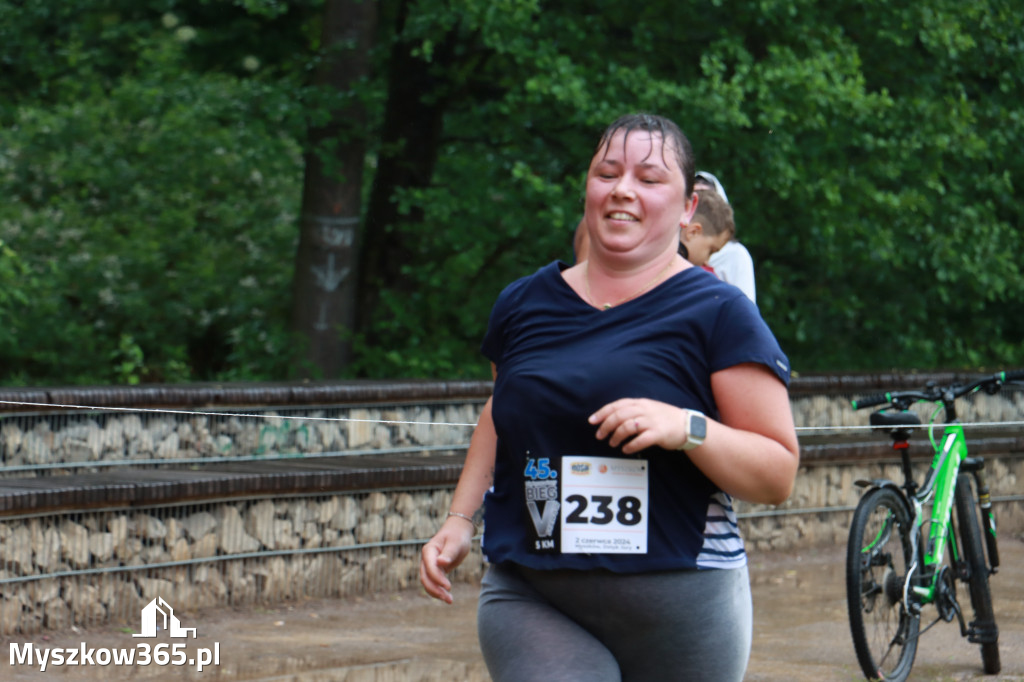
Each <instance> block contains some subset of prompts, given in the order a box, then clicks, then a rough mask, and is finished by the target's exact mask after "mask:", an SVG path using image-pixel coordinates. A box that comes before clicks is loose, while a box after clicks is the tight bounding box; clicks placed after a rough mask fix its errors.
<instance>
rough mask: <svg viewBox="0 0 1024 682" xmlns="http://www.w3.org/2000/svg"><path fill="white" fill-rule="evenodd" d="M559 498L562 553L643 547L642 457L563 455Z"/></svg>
mask: <svg viewBox="0 0 1024 682" xmlns="http://www.w3.org/2000/svg"><path fill="white" fill-rule="evenodd" d="M560 502H561V504H560V505H559V511H560V514H561V519H560V520H561V522H562V523H561V529H562V537H561V542H560V543H559V544H560V545H561V549H562V552H563V553H566V554H574V553H575V554H579V553H586V554H645V553H646V552H647V516H648V466H647V460H642V459H618V458H614V457H585V456H563V457H562V481H561V500H560Z"/></svg>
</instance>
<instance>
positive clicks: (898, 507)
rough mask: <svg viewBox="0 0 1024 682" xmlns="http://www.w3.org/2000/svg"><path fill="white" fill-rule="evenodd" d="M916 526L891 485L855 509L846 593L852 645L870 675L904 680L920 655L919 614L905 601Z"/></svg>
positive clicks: (870, 676) (869, 676)
mask: <svg viewBox="0 0 1024 682" xmlns="http://www.w3.org/2000/svg"><path fill="white" fill-rule="evenodd" d="M913 532H914V529H913V527H912V523H911V520H910V513H909V512H908V511H907V508H906V506H905V505H904V502H903V498H902V497H901V496H900V495H899V493H897V492H896V491H894V490H891V489H888V488H877V489H875V490H872V491H870V492H868V493H866V494H865V495H864V497H862V498H861V500H860V503H859V504H858V505H857V509H856V511H854V513H853V523H852V525H851V527H850V538H849V542H848V544H847V547H846V599H847V608H848V611H849V616H850V632H851V634H852V635H853V648H854V651H856V653H857V661H858V662H859V663H860V667H861V670H863V671H864V675H865V676H866V677H867V678H868V679H869V680H876V679H884V680H892V681H894V682H900V681H902V680H905V679H906V678H907V675H909V674H910V668H911V667H912V666H913V665H914V656H915V655H917V634H918V630H919V628H920V625H921V619H920V615H911V614H910V613H909V612H908V610H907V609H906V608H904V601H903V599H904V591H903V587H904V584H905V582H906V578H907V572H908V571H909V570H910V568H911V566H913V565H914V556H913V545H912V543H911V537H912V533H913Z"/></svg>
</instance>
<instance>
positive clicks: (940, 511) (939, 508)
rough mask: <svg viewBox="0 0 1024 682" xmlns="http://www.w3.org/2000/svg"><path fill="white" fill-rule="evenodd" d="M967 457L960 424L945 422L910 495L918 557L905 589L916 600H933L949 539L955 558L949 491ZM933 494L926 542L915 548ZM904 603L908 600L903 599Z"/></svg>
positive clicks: (923, 602)
mask: <svg viewBox="0 0 1024 682" xmlns="http://www.w3.org/2000/svg"><path fill="white" fill-rule="evenodd" d="M966 457H967V441H966V439H965V437H964V429H963V426H961V425H960V424H949V425H947V426H946V429H945V433H944V435H943V437H942V440H941V442H940V443H939V446H938V447H937V448H936V450H935V456H934V458H933V460H932V464H931V468H930V469H929V471H928V474H927V476H926V477H925V482H924V484H923V485H922V486H921V489H920V490H919V491H918V492H917V493H916V494H914V495H912V496H910V498H909V500H910V503H911V514H912V519H913V523H914V534H913V543H914V556H915V557H917V558H919V560H921V561H922V563H923V566H922V567H921V572H920V578H919V579H918V580H919V584H917V585H913V586H911V585H912V582H913V580H912V579H913V570H912V571H910V575H908V576H907V582H906V586H905V591H904V596H908V595H907V594H906V590H908V589H912V590H913V592H914V594H915V595H916V596H917V598H918V601H919V603H921V604H930V603H932V602H933V601H934V600H935V593H936V586H937V584H938V578H939V573H938V571H936V570H935V569H936V568H937V567H939V566H941V564H942V557H943V553H944V552H945V551H946V543H947V542H949V543H950V550H951V551H952V553H953V559H954V561H959V558H960V548H959V547H958V545H957V542H956V535H955V534H954V533H953V532H952V530H953V529H952V519H953V495H954V494H955V492H956V479H957V475H958V474H959V473H960V464H961V463H962V462H963V461H964V459H966ZM933 496H934V501H933V503H932V512H931V514H930V515H929V516H928V517H927V520H928V521H929V522H930V523H929V528H928V542H927V544H926V545H925V547H924V549H923V551H919V550H920V548H919V547H918V543H919V542H920V538H921V537H922V526H923V525H924V522H925V518H926V517H925V515H924V513H923V509H924V505H925V504H927V503H928V499H929V498H930V497H933ZM904 603H905V604H907V603H910V602H909V600H904Z"/></svg>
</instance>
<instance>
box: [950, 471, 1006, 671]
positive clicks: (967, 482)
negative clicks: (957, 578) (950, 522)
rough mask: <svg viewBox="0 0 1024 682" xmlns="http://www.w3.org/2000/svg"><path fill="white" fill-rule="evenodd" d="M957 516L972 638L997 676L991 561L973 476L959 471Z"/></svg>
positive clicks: (988, 669)
mask: <svg viewBox="0 0 1024 682" xmlns="http://www.w3.org/2000/svg"><path fill="white" fill-rule="evenodd" d="M955 498H956V517H957V522H958V523H959V525H960V539H961V550H962V552H963V555H964V556H963V558H964V560H965V561H966V562H967V577H966V581H967V585H968V587H969V588H970V593H971V606H972V607H974V620H973V621H972V622H971V624H970V634H969V635H968V638H969V639H970V641H972V642H975V643H977V644H980V645H981V663H982V666H983V667H984V669H985V674H986V675H994V674H996V673H997V672H999V669H1000V668H1001V667H1002V666H1001V664H1000V662H999V629H998V628H997V627H996V616H995V611H994V610H993V609H992V592H991V591H990V590H989V586H988V564H987V563H986V562H985V550H984V548H983V546H982V542H981V530H980V526H979V525H978V511H977V509H978V505H977V503H976V502H975V498H974V492H973V491H972V490H971V477H970V476H968V475H967V474H960V475H959V476H958V477H957V480H956V495H955Z"/></svg>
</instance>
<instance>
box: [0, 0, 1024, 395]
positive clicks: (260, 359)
mask: <svg viewBox="0 0 1024 682" xmlns="http://www.w3.org/2000/svg"><path fill="white" fill-rule="evenodd" d="M29 4H30V5H34V7H32V8H27V9H26V8H23V7H21V3H12V2H9V1H5V0H0V64H3V65H4V69H3V70H2V71H0V87H2V88H3V91H4V92H5V93H9V94H10V96H8V97H5V99H4V101H3V102H0V124H2V126H3V127H2V129H0V187H2V188H3V190H4V196H5V197H7V201H5V202H3V203H2V204H0V239H3V240H4V241H5V243H6V244H7V246H8V249H9V251H10V253H11V254H12V255H11V256H10V260H5V258H6V256H5V255H4V254H0V284H6V283H7V282H8V281H11V280H12V279H13V280H14V282H15V284H14V285H13V286H12V288H11V289H10V291H11V292H15V293H16V295H15V296H14V297H13V298H12V297H11V296H6V297H4V296H0V315H6V316H5V317H4V318H3V319H4V320H7V319H11V320H13V322H14V324H13V325H12V326H10V327H8V328H5V329H3V330H0V381H2V382H5V383H42V382H72V381H74V382H82V381H104V382H105V381H127V382H130V381H152V380H177V379H191V380H200V379H221V378H249V379H281V378H285V377H286V371H287V369H286V368H287V366H288V364H287V360H288V355H289V353H290V351H291V347H292V346H291V343H290V341H289V339H288V337H287V334H286V331H285V330H286V329H287V324H286V320H287V316H288V315H287V310H286V308H287V306H288V305H289V294H290V288H289V284H290V278H291V276H292V260H293V258H294V248H295V238H296V236H297V216H296V215H295V214H296V212H297V210H298V201H299V193H300V190H301V187H300V185H301V174H302V168H301V152H302V150H303V145H304V144H305V138H304V131H305V128H306V126H307V124H309V125H315V124H318V123H320V124H322V123H323V120H322V116H323V115H324V113H325V112H327V111H329V110H330V109H331V104H332V98H334V97H338V96H342V97H344V96H352V95H357V96H359V97H361V98H363V99H364V101H365V103H366V109H367V111H368V113H369V124H368V126H366V128H365V130H363V134H365V135H366V142H367V149H368V151H369V154H368V158H367V168H366V175H365V178H364V181H363V184H364V192H365V196H366V198H367V200H366V201H365V202H364V205H365V207H366V209H365V210H366V215H365V217H364V233H365V234H364V238H366V241H367V243H368V244H371V245H372V246H373V248H372V249H368V250H367V252H366V253H364V265H367V264H368V265H369V267H367V268H366V274H365V276H364V280H363V282H362V292H361V294H360V296H361V299H362V300H363V309H362V311H361V312H360V316H359V320H360V323H359V326H358V328H357V329H356V330H354V337H353V340H354V342H355V343H354V349H355V353H356V354H355V358H356V361H355V363H354V364H353V365H352V367H351V368H350V370H349V373H350V374H351V375H358V376H373V377H395V376H445V377H454V376H477V377H485V376H488V370H487V366H486V362H485V361H484V360H483V359H482V358H481V357H480V355H479V352H478V350H477V349H478V346H479V341H480V338H481V336H482V334H483V330H484V328H485V325H486V320H487V315H488V312H489V309H490V306H491V304H492V303H493V300H494V298H495V296H496V295H497V294H498V292H499V291H500V290H501V288H502V287H503V286H504V285H506V284H507V283H508V282H510V281H511V280H513V279H514V278H517V277H520V276H523V275H526V274H529V273H530V272H533V271H534V270H535V269H536V268H537V267H539V266H541V265H543V264H544V263H547V262H549V261H550V260H552V259H554V258H562V259H564V260H571V258H572V254H571V238H572V232H573V229H574V228H575V226H576V224H577V222H578V220H579V218H580V213H581V204H580V199H581V195H582V187H583V182H582V180H583V173H584V170H585V168H586V165H587V162H588V161H589V158H590V155H591V153H592V151H593V145H594V144H595V143H596V141H597V138H598V136H599V135H600V132H601V130H602V129H603V127H604V125H606V124H607V123H608V122H610V121H611V120H612V119H614V118H615V117H616V116H618V115H620V114H622V113H627V112H630V111H636V110H648V111H655V112H658V113H662V114H665V115H667V116H669V117H671V118H673V119H675V120H676V121H678V122H679V123H680V124H681V125H682V127H683V128H684V130H686V131H687V133H688V134H689V136H690V138H691V140H692V141H693V144H694V147H695V150H696V153H697V155H698V167H700V168H705V169H708V170H711V171H713V172H715V173H716V174H718V175H719V177H720V178H722V180H723V182H724V183H725V185H726V188H727V190H728V192H729V197H730V199H731V200H732V202H733V206H734V209H735V211H736V219H737V224H738V230H739V236H740V238H741V239H742V241H743V242H744V243H745V244H746V245H747V246H748V248H750V250H751V252H752V253H753V255H754V258H755V264H756V267H757V279H758V302H759V305H760V308H761V311H762V314H763V315H764V316H765V318H766V319H767V321H768V322H769V324H770V325H771V326H772V328H773V329H774V331H775V332H776V334H777V336H778V337H779V338H780V341H781V342H782V345H783V347H784V348H785V349H786V351H787V352H788V353H789V355H790V356H791V359H792V360H793V364H794V367H795V369H797V370H798V371H805V372H808V371H826V370H856V369H882V368H890V367H897V366H898V367H903V368H921V369H925V368H938V367H957V368H976V367H980V366H983V365H987V366H995V365H1014V366H1020V365H1024V348H1022V343H1021V339H1022V338H1024V310H1022V304H1021V301H1024V277H1022V276H1021V271H1020V270H1021V260H1020V257H1019V255H1018V254H1019V253H1020V252H1021V250H1022V247H1024V243H1022V240H1024V237H1022V231H1021V229H1020V228H1021V225H1022V223H1024V206H1022V205H1021V204H1020V202H1019V201H1018V200H1017V199H1016V197H1015V193H1016V191H1017V187H1018V185H1019V184H1020V182H1021V180H1020V178H1022V177H1024V167H1022V166H1024V157H1022V156H1021V155H1020V154H1019V153H1018V150H1019V149H1020V148H1021V146H1022V142H1024V120H1022V118H1024V114H1022V113H1021V110H1020V106H1019V102H1020V101H1021V99H1022V95H1024V92H1022V90H1024V86H1022V84H1021V79H1020V74H1021V73H1024V49H1022V48H1024V16H1022V15H1021V13H1020V12H1019V11H1018V9H1017V8H1016V7H1015V6H1014V5H1013V4H1012V3H1010V2H1009V0H983V1H982V2H978V3H974V4H969V5H964V4H963V3H953V2H952V1H951V0H927V1H926V2H910V1H909V0H898V1H896V2H892V1H888V2H882V1H881V0H859V1H857V2H854V1H853V0H839V1H838V2H830V3H821V2H812V1H810V0H760V1H759V2H756V3H725V2H721V1H720V0H718V1H713V2H711V3H700V4H698V3H691V2H669V1H667V0H664V1H662V0H659V1H657V2H649V3H645V4H643V5H636V4H632V5H631V4H629V3H621V2H612V1H611V0H588V1H587V2H582V1H581V0H562V1H560V2H557V3H556V2H550V1H541V0H380V1H379V2H378V5H379V7H378V15H379V22H378V27H379V28H378V35H377V36H376V40H375V41H374V42H375V44H376V45H377V47H376V49H375V53H374V64H375V76H374V78H373V79H371V80H370V81H368V82H366V83H365V84H362V85H361V86H360V88H359V90H358V91H356V92H354V93H325V92H323V91H313V90H310V89H309V88H307V87H306V86H305V83H306V82H308V75H309V74H310V73H311V72H312V70H313V69H314V66H315V64H316V58H317V56H316V48H317V46H318V45H317V40H318V38H317V37H318V36H319V35H320V32H319V25H318V12H319V11H320V9H321V4H320V3H319V2H317V1H316V0H308V1H307V2H285V1H284V0H245V1H244V2H235V3H228V2H215V1H214V0H190V1H181V2H178V1H175V0H161V1H157V0H152V1H151V2H144V3H128V2H127V0H124V1H123V2H118V1H117V0H82V1H81V2H78V3H71V4H66V3H65V4H59V3H58V4H57V5H55V6H54V7H48V8H41V7H39V6H37V5H42V4H46V5H51V4H52V3H29ZM374 235H376V236H379V237H380V239H377V240H375V239H373V238H372V237H373V236H374ZM374 249H375V250H374ZM5 253H6V252H5ZM13 254H16V260H15V256H14V255H13ZM5 263H7V265H5ZM14 263H19V264H20V265H18V266H14V265H13V264H14ZM12 267H19V268H25V270H24V274H23V275H10V274H8V273H11V272H14V271H12V270H11V268H12ZM5 311H6V312H5Z"/></svg>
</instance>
